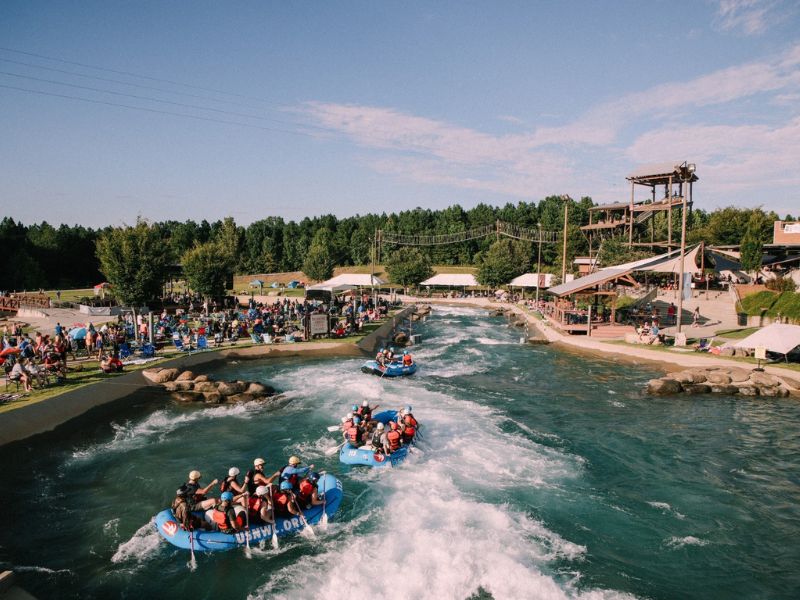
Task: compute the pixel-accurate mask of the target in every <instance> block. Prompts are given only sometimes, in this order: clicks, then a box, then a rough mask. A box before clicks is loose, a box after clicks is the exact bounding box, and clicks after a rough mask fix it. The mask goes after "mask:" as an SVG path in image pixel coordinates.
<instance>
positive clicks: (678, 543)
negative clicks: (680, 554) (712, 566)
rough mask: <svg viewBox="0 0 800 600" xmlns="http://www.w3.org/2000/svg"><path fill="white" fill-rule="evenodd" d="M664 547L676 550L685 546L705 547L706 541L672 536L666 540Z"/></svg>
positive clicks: (693, 537) (691, 537) (690, 536)
mask: <svg viewBox="0 0 800 600" xmlns="http://www.w3.org/2000/svg"><path fill="white" fill-rule="evenodd" d="M666 545H667V546H668V547H669V548H674V549H678V548H683V547H685V546H707V545H708V541H707V540H701V539H700V538H697V537H695V536H693V535H687V536H685V537H677V536H672V537H671V538H669V539H668V540H667V542H666Z"/></svg>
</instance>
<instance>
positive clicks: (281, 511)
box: [272, 481, 300, 518]
mask: <svg viewBox="0 0 800 600" xmlns="http://www.w3.org/2000/svg"><path fill="white" fill-rule="evenodd" d="M272 501H273V503H274V505H275V516H276V517H283V518H287V517H291V516H292V515H299V514H300V510H299V509H298V508H297V499H296V498H295V495H294V490H293V489H292V484H291V483H290V482H289V481H281V486H280V491H279V492H277V493H276V494H275V495H274V496H273V497H272Z"/></svg>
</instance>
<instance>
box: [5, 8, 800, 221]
mask: <svg viewBox="0 0 800 600" xmlns="http://www.w3.org/2000/svg"><path fill="white" fill-rule="evenodd" d="M0 47H2V48H3V49H2V50H0V59H2V60H0V71H2V74H0V106H2V110H0V134H1V135H0V204H1V205H2V211H0V214H2V215H10V216H13V217H14V218H17V219H21V220H22V221H24V222H26V223H32V222H35V221H36V222H38V221H40V220H43V219H46V220H48V221H49V222H51V223H61V222H67V223H71V224H72V223H82V224H85V225H90V226H99V225H106V224H119V223H123V222H127V223H131V222H133V221H134V220H135V219H136V217H137V215H141V216H143V217H145V218H149V219H154V220H161V219H168V218H169V219H179V220H184V219H186V218H192V219H195V220H200V219H203V218H206V219H209V220H212V219H217V218H221V217H224V216H226V215H231V216H233V217H234V218H235V219H236V220H237V222H239V223H242V224H247V223H249V222H251V221H254V220H257V219H260V218H263V217H266V216H270V215H276V216H283V217H285V218H288V219H300V218H302V217H304V216H310V215H315V214H323V213H335V214H337V215H339V216H347V215H352V214H356V213H359V212H360V213H364V212H369V211H391V210H400V209H407V208H414V207H416V206H422V207H429V208H441V207H444V206H448V205H450V204H454V203H460V204H461V205H462V206H465V207H470V206H474V205H475V204H477V203H478V202H487V203H491V204H504V203H506V202H508V201H511V202H516V201H518V200H539V199H541V198H542V197H544V196H546V195H548V194H570V195H572V196H573V197H579V196H583V195H589V196H592V197H593V198H594V199H595V200H596V201H600V202H606V201H613V200H620V199H625V198H627V194H628V188H627V186H626V182H625V179H624V178H625V175H626V174H627V173H629V172H630V171H631V170H632V169H633V168H634V167H636V166H638V165H640V164H646V163H651V162H663V161H670V160H678V161H683V160H687V159H688V160H689V161H690V162H692V161H693V162H696V163H697V169H698V171H697V172H698V175H699V177H700V183H699V184H698V185H697V187H696V188H695V200H696V205H697V206H698V207H700V208H705V209H713V208H715V207H718V206H727V205H737V206H757V205H763V206H764V207H765V208H768V209H774V210H776V211H778V212H779V213H781V214H784V213H786V212H793V213H800V192H798V189H800V7H798V3H797V2H796V1H795V0H783V1H781V0H768V1H763V2H762V1H760V0H716V1H711V0H709V1H702V0H695V1H691V2H675V1H669V2H666V1H664V2H658V1H654V2H640V1H630V2H628V1H622V0H618V1H615V2H588V1H587V2H538V3H534V2H525V1H521V2H371V1H370V2H367V1H364V2H356V1H351V2H321V1H320V2H241V3H240V2H235V3H230V2H198V1H192V2H145V1H136V2H133V1H129V2H114V1H112V2H108V1H103V2H89V1H86V2H63V1H58V2H45V1H40V2H30V1H29V0H5V1H4V2H2V3H0ZM23 52H24V53H29V54H22V53H23ZM31 54H34V55H38V56H32V55H31ZM53 59H57V60H53ZM12 61H13V62H12ZM60 61H61V62H60ZM63 61H66V62H63ZM21 63H24V64H21ZM74 63H81V64H80V65H79V64H74ZM43 67H46V68H43ZM91 67H98V68H91ZM100 68H102V69H105V70H100ZM135 75H137V76H135ZM54 82H61V83H66V84H70V85H61V84H58V83H54ZM76 86H77V87H76ZM11 88H23V89H24V90H27V91H23V90H21V89H11ZM86 88H91V89H86ZM36 92H44V93H36ZM111 92H116V93H111ZM53 94H55V95H53ZM64 96H69V97H64ZM130 96H136V97H135V98H134V97H130ZM75 98H83V99H85V100H92V101H93V102H87V101H85V100H77V99H75ZM118 104H123V105H127V106H128V107H137V108H125V107H121V106H115V105H118ZM189 105H192V106H189ZM142 109H148V110H142ZM208 109H214V110H208ZM165 113H168V114H165ZM187 115H191V116H193V117H196V118H189V117H188V116H187ZM220 121H222V122H220Z"/></svg>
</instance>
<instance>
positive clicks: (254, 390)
mask: <svg viewBox="0 0 800 600" xmlns="http://www.w3.org/2000/svg"><path fill="white" fill-rule="evenodd" d="M245 393H247V394H252V395H253V396H271V395H272V394H274V393H275V388H273V387H272V386H269V385H264V384H263V383H258V382H255V381H254V382H252V383H251V384H250V385H249V386H247V390H245Z"/></svg>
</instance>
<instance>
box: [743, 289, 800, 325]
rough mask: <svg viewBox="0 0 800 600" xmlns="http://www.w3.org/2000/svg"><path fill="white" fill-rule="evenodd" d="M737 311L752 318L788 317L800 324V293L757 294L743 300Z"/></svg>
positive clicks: (767, 292)
mask: <svg viewBox="0 0 800 600" xmlns="http://www.w3.org/2000/svg"><path fill="white" fill-rule="evenodd" d="M737 310H739V311H740V312H743V313H746V314H747V315H748V316H751V317H758V316H766V317H771V318H777V317H778V316H781V317H786V318H788V319H791V320H792V321H798V322H800V293H797V292H780V293H779V292H770V291H763V292H756V293H755V294H750V295H749V296H745V297H744V298H742V300H741V302H739V306H738V307H737Z"/></svg>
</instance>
